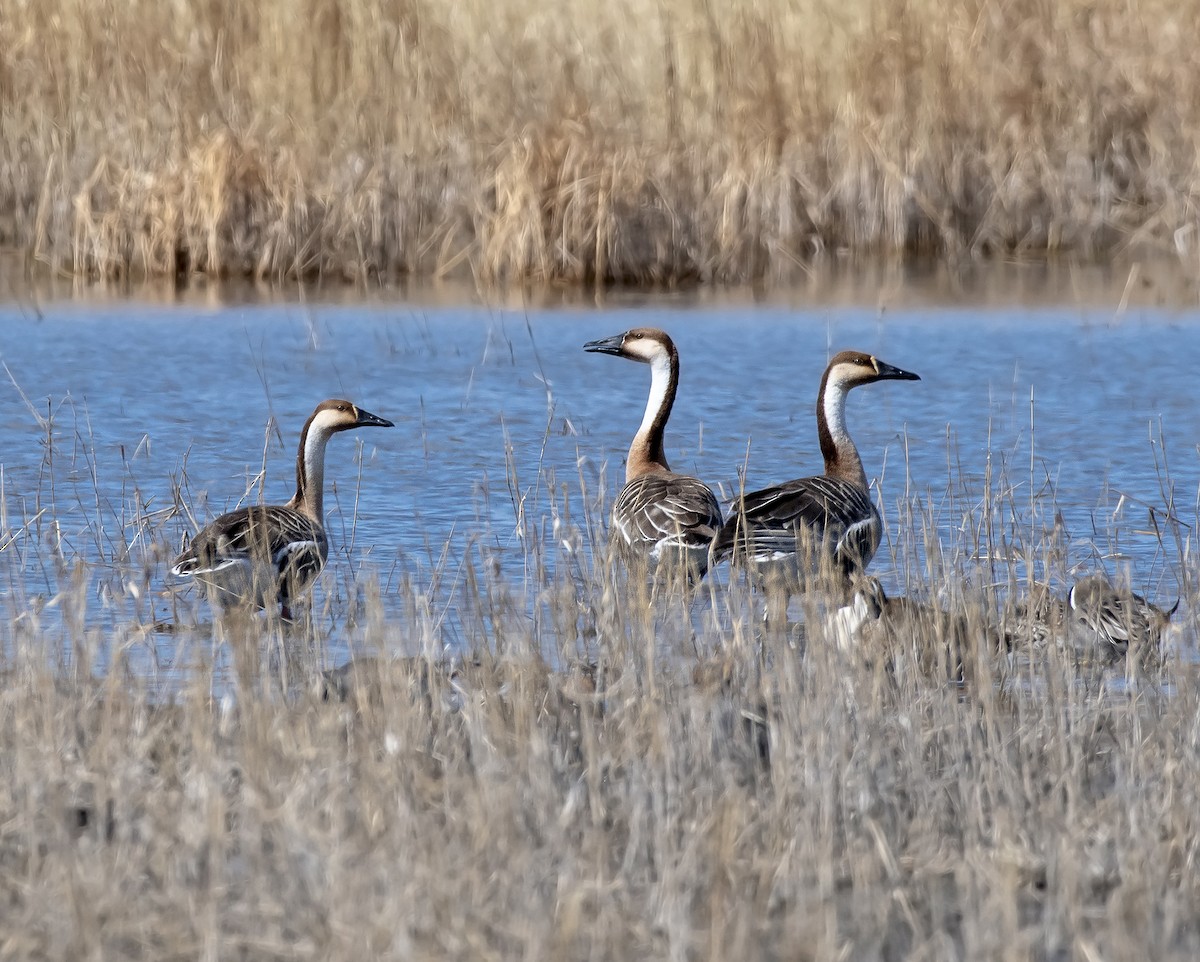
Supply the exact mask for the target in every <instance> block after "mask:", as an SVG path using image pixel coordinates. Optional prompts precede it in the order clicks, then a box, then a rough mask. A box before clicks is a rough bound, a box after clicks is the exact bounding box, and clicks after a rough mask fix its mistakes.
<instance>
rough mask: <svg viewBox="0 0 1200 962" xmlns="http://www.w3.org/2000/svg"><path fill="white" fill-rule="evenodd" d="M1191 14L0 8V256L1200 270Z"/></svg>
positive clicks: (704, 267) (273, 0)
mask: <svg viewBox="0 0 1200 962" xmlns="http://www.w3.org/2000/svg"><path fill="white" fill-rule="evenodd" d="M1198 21H1200V4H1197V3H1196V2H1195V0H1184V2H1183V3H1182V4H1180V3H1169V2H1165V0H1146V2H1142V3H1138V4H1129V3H1126V2H1123V0H1088V2H1082V0H1067V2H1063V3H1045V2H1040V0H1012V2H1005V3H998V2H995V0H968V2H966V3H959V2H950V0H908V2H906V3H900V4H883V5H880V4H872V3H869V2H865V0H853V2H851V3H848V4H840V5H839V4H829V3H813V2H810V0H800V2H797V3H784V2H782V0H757V2H751V3H744V4H716V3H711V2H709V0H658V2H656V3H650V2H648V0H614V2H612V3H606V4H593V3H583V2H580V0H566V2H563V3H556V4H549V5H547V4H536V3H530V2H528V0H502V2H501V3H498V4H493V3H490V2H483V0H424V2H421V0H388V2H383V3H366V2H363V0H345V2H335V0H303V2H299V3H297V2H294V0H264V2H262V3H259V4H250V5H246V4H231V3H223V2H219V0H173V2H169V3H159V2H150V0H140V2H139V0H132V2H115V0H108V2H101V3H92V2H89V0H50V2H48V3H31V2H28V0H0V131H2V134H0V244H10V245H17V246H19V247H21V248H23V249H25V250H27V251H28V252H29V253H30V255H31V256H32V257H33V258H34V259H36V260H38V261H46V262H50V263H52V264H55V265H65V266H66V267H67V268H68V269H70V270H73V271H75V272H78V273H84V274H93V275H101V276H107V277H123V276H129V275H131V274H141V273H151V274H160V273H166V274H175V273H176V272H179V273H187V272H192V271H203V272H208V273H214V274H222V275H254V276H262V277H269V278H277V279H282V278H291V277H297V276H303V277H323V278H348V279H354V280H358V281H365V280H367V279H370V278H374V277H377V276H381V275H383V276H389V275H395V274H402V273H411V274H422V275H445V274H447V273H453V272H457V271H465V270H467V269H469V270H470V271H471V272H473V274H474V276H475V278H476V279H477V280H478V281H479V282H480V283H481V284H484V285H492V284H496V283H506V282H510V281H514V280H532V281H562V282H566V283H577V284H599V283H609V282H616V283H662V284H670V283H679V282H683V281H687V280H692V279H698V280H703V281H720V282H745V281H769V280H772V279H776V278H782V277H786V276H788V275H790V274H792V273H793V272H794V271H795V270H796V269H797V267H798V265H801V264H803V263H804V262H806V261H807V260H808V259H810V258H812V257H814V256H817V255H820V254H822V253H827V252H837V251H843V250H848V251H851V252H863V251H869V252H904V253H905V254H911V255H915V254H924V253H933V254H941V255H951V256H959V255H971V254H980V253H993V254H994V253H1010V252H1011V253H1017V254H1030V253H1041V252H1052V251H1073V252H1079V253H1080V254H1083V255H1089V256H1090V255H1101V254H1110V253H1112V252H1114V251H1119V250H1121V249H1124V248H1126V247H1127V246H1133V247H1137V248H1141V247H1144V246H1150V247H1154V248H1157V249H1161V250H1166V251H1171V252H1176V253H1178V254H1179V255H1180V256H1182V257H1183V258H1185V260H1186V261H1187V262H1188V263H1190V264H1194V263H1195V258H1196V252H1197V250H1200V237H1197V217H1196V201H1197V191H1198V185H1200V174H1198V172H1197V164H1196V157H1197V153H1198V150H1200V92H1198V90H1197V86H1196V84H1195V82H1194V81H1195V77H1196V75H1197V72H1198V70H1200V62H1198V58H1200V54H1198V53H1197V52H1196V45H1195V43H1194V36H1193V33H1194V31H1193V25H1194V24H1195V23H1196V22H1198Z"/></svg>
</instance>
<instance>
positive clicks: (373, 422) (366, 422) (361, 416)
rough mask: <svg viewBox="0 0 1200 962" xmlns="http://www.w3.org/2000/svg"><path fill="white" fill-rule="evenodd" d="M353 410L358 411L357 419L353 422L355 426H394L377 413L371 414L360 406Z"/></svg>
mask: <svg viewBox="0 0 1200 962" xmlns="http://www.w3.org/2000/svg"><path fill="white" fill-rule="evenodd" d="M355 410H356V411H358V420H357V421H355V422H354V426H355V427H356V428H394V427H395V426H396V425H394V424H392V422H391V421H389V420H388V419H387V418H381V417H380V416H379V415H378V414H372V413H371V412H370V411H364V410H363V409H362V408H355Z"/></svg>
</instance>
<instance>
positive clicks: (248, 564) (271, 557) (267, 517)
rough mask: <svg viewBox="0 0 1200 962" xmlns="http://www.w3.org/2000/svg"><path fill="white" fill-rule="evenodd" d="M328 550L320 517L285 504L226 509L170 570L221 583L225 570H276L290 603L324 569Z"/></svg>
mask: <svg viewBox="0 0 1200 962" xmlns="http://www.w3.org/2000/svg"><path fill="white" fill-rule="evenodd" d="M328 555H329V542H328V539H327V537H326V535H325V529H324V527H323V526H322V525H321V524H320V523H319V522H317V521H315V520H314V519H312V518H310V517H308V515H306V514H303V513H302V512H300V511H296V510H295V509H293V508H289V507H286V506H283V505H254V506H252V507H247V508H241V509H239V510H237V511H230V512H229V513H227V514H223V515H221V516H220V517H218V518H217V519H216V520H214V521H213V522H212V523H211V524H209V525H207V526H206V527H204V528H202V529H201V530H200V531H199V532H197V533H196V536H195V537H194V538H192V541H191V544H190V545H189V546H188V548H187V550H186V551H184V552H183V554H181V555H180V556H179V557H178V558H176V559H175V563H174V564H173V565H172V566H171V573H172V574H174V575H176V576H178V577H195V578H199V579H201V580H207V579H211V580H213V581H216V582H220V581H221V580H222V579H221V577H220V576H221V575H222V573H226V574H232V573H233V570H234V569H244V570H247V571H254V570H262V571H267V570H274V571H275V573H276V582H277V585H276V587H277V590H278V592H279V594H280V597H281V598H282V599H283V600H284V601H285V602H286V601H287V600H288V598H289V597H291V596H293V595H294V594H295V593H296V592H297V591H299V590H302V589H303V588H304V587H306V586H307V585H308V583H309V582H311V581H312V580H313V579H314V578H315V577H316V576H317V575H318V574H319V573H320V571H321V569H322V567H324V564H325V559H326V558H327V557H328Z"/></svg>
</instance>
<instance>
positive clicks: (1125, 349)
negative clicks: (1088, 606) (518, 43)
mask: <svg viewBox="0 0 1200 962" xmlns="http://www.w3.org/2000/svg"><path fill="white" fill-rule="evenodd" d="M1196 319H1197V317H1196V314H1195V313H1194V312H1193V313H1188V314H1179V313H1167V312H1163V311H1157V310H1148V309H1137V310H1133V309H1131V310H1128V311H1126V312H1125V313H1124V314H1123V315H1122V316H1121V317H1120V318H1119V319H1118V320H1116V321H1114V318H1113V312H1112V311H1111V310H1085V309H1081V308H1078V307H1069V308H1042V309H1037V310H1018V309H996V308H986V309H983V308H966V307H954V306H945V305H943V306H941V307H937V308H929V309H922V310H920V311H917V310H902V309H898V310H888V311H885V312H881V311H878V310H875V309H864V308H855V307H821V308H816V309H812V308H807V309H806V308H786V307H782V306H771V305H757V306H756V305H749V304H731V305H727V306H723V307H720V308H714V307H706V306H703V305H699V306H698V305H695V304H692V305H690V306H684V305H683V304H682V303H680V299H663V300H661V301H657V302H655V301H652V300H651V301H649V302H647V303H643V304H641V305H639V306H636V307H629V308H622V307H617V308H607V309H596V308H592V309H570V308H568V309H558V310H537V311H528V312H526V311H523V310H515V311H508V310H490V309H485V308H463V307H427V308H420V309H416V308H412V307H404V306H398V305H377V304H368V305H349V306H343V305H322V306H312V307H309V306H304V305H301V304H273V305H271V304H268V305H256V306H230V307H223V308H220V309H204V308H199V307H195V306H189V305H183V306H180V305H174V306H148V305H146V304H138V303H134V302H120V301H118V302H113V303H106V304H102V305H99V306H89V307H83V306H78V305H71V304H64V305H52V306H46V307H42V308H41V310H40V313H39V314H38V315H36V316H34V315H31V314H30V313H29V312H28V311H27V310H25V309H23V308H21V307H19V306H12V307H9V308H6V309H3V312H2V316H0V331H2V332H3V333H2V334H0V356H2V358H3V360H4V363H5V365H6V367H7V370H8V372H9V373H8V375H7V376H6V377H5V380H4V382H3V383H2V384H0V452H2V455H0V462H2V465H3V471H2V476H0V482H2V484H3V512H4V513H3V517H0V546H2V548H3V551H2V554H0V557H2V558H3V564H2V565H0V578H2V579H3V586H4V589H5V594H6V596H7V600H6V601H5V602H4V603H3V604H4V608H5V616H6V618H5V620H6V622H7V625H8V627H7V629H6V631H7V638H6V640H7V642H8V644H9V647H10V649H11V647H12V646H13V645H16V644H20V643H22V641H23V640H26V641H28V640H29V639H31V638H39V637H42V636H44V635H45V633H46V632H47V630H48V629H53V630H54V632H55V633H56V636H61V637H62V638H63V645H64V648H63V653H62V656H63V657H67V656H68V654H69V656H70V657H71V658H72V659H75V660H79V659H81V658H82V657H83V656H82V655H81V654H80V653H81V652H84V653H86V654H87V657H89V658H92V659H93V660H94V662H95V664H96V666H97V667H98V668H99V669H101V670H102V669H103V667H104V665H105V664H106V663H107V660H108V659H109V658H111V656H112V654H113V651H114V650H115V648H114V646H116V647H119V648H120V649H121V650H122V651H123V652H124V653H125V655H126V659H127V661H128V662H129V663H130V665H131V666H133V670H135V671H137V670H145V671H147V672H156V673H159V674H162V673H167V674H169V673H170V671H172V670H173V669H176V668H177V666H180V665H184V666H185V667H186V666H188V665H191V664H194V663H195V662H196V661H197V660H200V661H203V660H204V659H214V658H215V659H218V660H220V659H228V658H229V656H228V655H227V654H222V653H221V651H220V650H219V648H220V646H215V647H214V645H213V644H212V641H211V638H212V633H211V631H205V630H190V629H189V630H181V631H175V632H173V633H164V632H155V631H150V630H148V629H147V627H146V626H152V625H153V624H154V623H155V622H166V623H169V624H172V625H185V626H187V625H192V624H195V623H196V622H197V621H198V620H199V621H201V622H203V620H205V619H208V618H210V617H211V615H210V614H209V612H208V610H207V608H206V607H205V606H204V605H203V604H202V603H200V601H199V599H198V598H195V597H193V596H192V595H190V594H186V593H184V594H180V593H178V592H176V591H174V590H169V586H167V585H166V584H165V581H164V579H165V576H166V565H165V562H166V561H167V560H168V559H169V558H170V557H171V556H172V555H173V554H174V553H175V552H177V550H178V549H179V548H180V546H181V545H182V543H183V542H184V539H185V538H186V536H188V535H190V534H191V533H192V532H193V531H195V530H196V528H197V527H199V526H200V525H201V524H203V523H205V522H206V521H208V520H211V519H212V518H213V517H215V516H216V515H217V514H219V513H221V512H223V511H226V510H229V509H231V508H233V507H235V506H237V505H240V504H246V503H254V502H257V501H260V500H269V501H281V500H285V499H286V498H287V497H288V496H289V495H290V493H291V491H290V488H291V485H292V480H291V479H292V457H293V451H292V447H293V444H294V432H295V426H296V425H297V424H299V423H301V422H302V421H303V418H304V416H305V415H306V414H307V413H308V412H309V411H311V409H312V406H313V404H314V403H315V402H316V401H318V400H320V399H321V398H323V397H330V396H344V397H349V398H352V399H353V400H355V401H356V402H358V403H361V404H362V405H364V406H365V407H367V408H368V409H370V410H372V411H374V412H376V413H378V414H380V415H381V416H384V417H387V418H390V419H391V420H392V421H394V422H396V425H397V427H396V429H394V430H392V431H389V432H386V435H387V436H386V437H385V436H382V433H381V436H374V435H373V436H370V437H365V436H364V437H350V436H347V437H343V438H339V439H337V440H336V441H335V442H334V443H333V444H332V445H331V447H330V450H329V454H328V459H327V481H326V484H327V488H326V513H327V525H328V528H329V532H330V537H331V542H332V551H331V557H330V566H329V570H328V571H327V572H326V574H325V575H324V577H323V578H322V581H321V583H320V586H319V588H318V590H317V592H316V596H315V599H314V618H315V620H316V627H317V628H318V631H319V633H321V635H322V637H325V638H327V639H328V640H329V641H328V643H329V648H330V650H328V651H325V652H323V653H322V652H318V653H317V654H316V655H315V656H314V657H316V658H317V659H318V660H321V659H324V660H327V661H331V662H337V661H341V660H343V659H342V656H343V655H344V653H345V652H344V649H347V648H350V647H354V648H357V647H360V646H366V647H372V646H375V647H379V646H387V647H390V648H405V649H407V650H408V651H410V652H412V651H420V650H422V649H434V648H439V647H441V646H447V645H448V646H451V647H454V646H458V645H462V644H463V643H464V639H466V638H474V637H477V635H476V634H475V632H476V631H477V630H486V631H487V632H488V633H489V637H496V636H497V634H498V633H502V631H503V629H502V626H503V624H504V623H505V621H506V619H512V620H514V621H522V620H523V621H524V623H525V624H526V625H528V624H529V623H531V622H532V623H533V624H534V625H535V626H536V627H537V629H538V630H539V631H545V632H546V633H547V636H550V635H556V636H559V637H560V638H561V636H562V635H563V634H564V633H565V634H569V633H571V632H575V633H576V634H577V635H578V638H577V639H576V640H575V641H574V642H572V643H573V644H578V645H584V644H585V643H586V638H587V632H588V630H590V629H587V627H586V625H583V622H584V621H585V620H586V618H585V617H584V616H581V620H580V622H579V623H578V624H575V625H563V624H557V623H555V622H556V619H561V614H559V611H560V608H559V607H557V606H555V605H552V604H550V603H549V602H548V601H547V597H546V593H547V592H553V591H555V590H573V589H568V588H564V587H563V586H564V585H569V584H571V583H573V582H577V581H578V579H579V578H581V577H586V572H587V568H588V565H589V564H590V555H589V551H590V547H591V546H592V545H593V544H596V543H597V542H598V541H599V540H600V539H602V538H603V531H602V529H603V527H604V525H605V524H606V523H607V522H606V518H607V505H608V503H609V501H610V499H611V497H612V496H613V494H614V493H615V492H616V491H617V490H619V487H620V477H621V473H622V465H621V459H622V457H623V453H624V451H625V449H626V446H627V444H628V439H629V437H630V435H631V433H632V431H633V429H634V428H636V426H637V423H638V421H639V420H640V417H641V407H642V404H643V402H644V397H645V391H646V383H645V377H644V374H645V372H644V371H643V370H641V369H639V368H637V367H635V366H633V365H626V366H623V365H599V366H598V365H596V364H595V363H594V358H590V357H588V356H587V355H586V354H585V353H584V352H583V350H582V345H583V343H584V342H585V341H588V340H592V339H594V338H596V337H600V336H602V335H605V334H607V333H611V332H612V331H613V330H622V329H625V328H628V327H633V326H635V325H653V326H659V327H663V328H665V329H666V330H668V331H670V333H671V334H672V336H673V337H674V338H675V340H676V342H677V344H678V346H679V350H680V353H681V355H682V357H683V361H684V364H685V365H686V369H687V377H686V378H685V380H684V383H683V385H682V388H681V391H680V395H679V399H678V401H677V404H676V407H675V413H674V415H673V417H672V420H671V424H670V427H669V429H668V433H667V438H666V444H667V453H668V456H669V457H670V459H671V463H672V466H673V467H675V468H676V469H677V470H684V471H687V472H689V473H695V474H696V475H697V476H699V477H701V478H704V479H705V480H707V481H708V482H709V483H710V484H712V485H713V486H714V487H715V488H717V490H718V494H719V495H721V496H723V497H724V498H730V497H732V495H733V494H734V492H736V491H737V490H738V488H739V486H740V485H741V484H742V483H744V484H745V485H746V486H747V487H748V488H756V487H762V486H765V485H767V484H770V483H774V482H778V481H782V480H786V479H789V478H793V477H799V476H802V475H805V474H811V473H813V472H815V471H817V470H819V469H820V454H819V451H818V448H817V440H816V427H815V421H814V411H813V404H814V399H815V395H816V389H817V382H818V379H819V377H820V373H821V370H822V368H823V367H824V364H825V361H826V359H827V358H828V357H829V356H830V355H831V353H833V352H834V351H835V350H837V349H839V348H843V347H855V348H861V349H865V350H868V351H871V352H873V353H877V354H879V355H880V356H883V357H886V358H888V359H889V360H890V361H893V362H894V363H896V364H899V365H901V366H903V367H905V368H909V369H911V370H914V371H916V372H917V373H919V374H920V375H921V377H922V379H923V380H922V381H921V382H920V383H919V384H916V385H914V386H913V388H912V389H911V390H906V391H904V392H898V391H897V392H891V391H877V392H874V393H872V394H871V395H870V396H869V397H868V396H866V394H867V392H862V393H863V395H864V396H862V397H854V398H852V400H851V402H850V405H849V411H848V423H849V429H850V432H851V434H852V435H853V437H854V439H855V441H856V442H857V444H858V446H859V449H860V451H861V452H862V456H863V460H864V463H865V465H866V470H867V474H868V476H869V477H871V478H872V479H874V481H875V496H876V499H877V502H878V503H879V504H880V506H881V508H882V510H883V513H884V516H885V521H886V533H885V538H884V542H883V545H882V546H881V548H880V551H879V554H878V556H877V558H876V561H875V563H874V564H873V566H872V571H873V572H874V573H875V574H877V575H878V576H879V577H880V578H881V579H882V580H883V581H884V583H885V584H887V585H888V586H889V587H896V588H899V589H907V590H916V589H919V588H920V586H923V585H926V584H929V583H930V582H933V583H935V584H939V585H940V584H945V583H947V582H948V578H949V581H954V580H958V581H961V580H962V579H963V578H966V579H967V580H968V581H970V582H971V583H972V584H974V585H975V586H976V587H978V586H981V585H984V584H987V583H991V582H996V583H1007V581H1008V579H1009V578H1010V575H1013V574H1015V576H1016V577H1021V578H1023V577H1027V576H1037V577H1039V578H1040V577H1047V578H1050V579H1051V580H1056V579H1057V580H1059V581H1060V583H1061V581H1062V580H1064V579H1066V578H1068V577H1070V576H1071V574H1072V573H1074V572H1079V571H1086V570H1093V569H1099V568H1105V569H1107V570H1108V571H1109V572H1111V573H1119V572H1122V571H1125V570H1127V571H1128V572H1129V574H1130V577H1131V579H1132V582H1133V586H1134V587H1135V588H1136V589H1138V590H1139V591H1141V592H1142V593H1144V594H1148V595H1149V596H1151V597H1154V598H1159V599H1171V598H1174V597H1175V596H1176V595H1177V594H1178V592H1179V589H1178V587H1177V584H1176V578H1177V576H1178V573H1179V571H1180V559H1181V557H1182V555H1183V553H1184V552H1185V551H1186V550H1187V546H1188V543H1189V538H1190V534H1191V526H1192V525H1193V524H1194V523H1195V516H1196V505H1195V501H1196V491H1197V486H1198V485H1197V482H1198V480H1200V466H1198V465H1197V462H1196V448H1195V439H1196V438H1197V437H1200V423H1198V422H1200V413H1198V412H1197V409H1196V406H1195V405H1194V403H1193V400H1192V397H1191V395H1190V390H1189V386H1190V384H1191V383H1192V378H1191V373H1192V372H1191V362H1190V359H1191V358H1193V357H1195V356H1197V354H1198V353H1200V351H1198V348H1200V343H1197V342H1198V341H1200V327H1198V326H1197V325H1196V324H1195V321H1196ZM625 368H628V370H626V369H625ZM995 502H1002V504H1003V507H1002V509H997V510H985V508H984V506H985V504H989V503H995ZM1048 554H1056V555H1057V557H1048ZM724 577H725V575H724V574H722V575H720V576H719V578H718V584H719V583H720V582H721V580H722V579H723V578H724ZM497 585H503V586H504V588H503V591H501V589H500V588H499V587H497ZM556 585H557V586H558V587H557V588H556V587H555V586H556ZM72 586H74V587H72ZM464 592H475V593H476V594H478V593H480V592H490V593H492V594H493V595H494V597H489V599H488V603H489V605H491V606H492V607H491V610H493V611H494V612H495V613H496V615H495V618H494V619H493V620H492V622H491V623H489V624H488V625H487V626H486V628H485V629H479V628H478V626H473V625H464V624H463V623H462V617H463V611H466V610H468V606H463V605H461V604H459V603H458V599H461V598H462V597H463V593H464ZM715 594H716V593H715V592H714V595H715ZM501 595H503V596H501ZM375 598H378V599H379V602H380V604H379V605H375V604H374V599H375ZM698 604H700V605H701V607H703V604H704V603H698ZM719 605H720V602H718V606H719ZM380 610H381V612H382V615H380V614H379V612H380ZM471 610H472V614H471V617H475V613H474V609H471ZM381 617H382V621H381V620H380V619H381ZM388 622H393V623H394V624H403V625H405V626H406V627H405V631H406V635H405V637H403V638H398V637H396V636H395V635H394V633H392V632H393V631H394V628H389V627H388ZM139 626H140V627H139ZM687 635H688V630H687V628H686V627H681V628H680V637H681V638H682V639H683V640H682V641H680V644H686V643H687ZM579 639H583V640H579Z"/></svg>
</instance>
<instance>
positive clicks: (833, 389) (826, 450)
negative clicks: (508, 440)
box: [817, 368, 867, 491]
mask: <svg viewBox="0 0 1200 962" xmlns="http://www.w3.org/2000/svg"><path fill="white" fill-rule="evenodd" d="M834 370H836V368H828V369H826V371H825V375H824V377H822V378H821V389H820V391H819V392H818V393H817V437H818V438H819V439H820V441H821V455H822V457H824V459H825V473H826V474H827V475H828V476H829V477H833V478H841V479H842V480H844V481H849V482H850V483H851V484H856V485H858V486H859V487H861V488H862V489H863V490H864V491H865V490H866V488H867V473H866V471H865V470H863V464H862V459H861V458H859V456H858V449H857V448H856V447H855V446H854V442H853V441H851V440H850V435H849V434H848V433H847V432H846V393H847V392H848V391H849V390H850V388H851V387H853V386H854V385H853V384H847V383H846V382H844V381H840V380H833V381H831V380H830V374H831V372H832V371H834Z"/></svg>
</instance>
